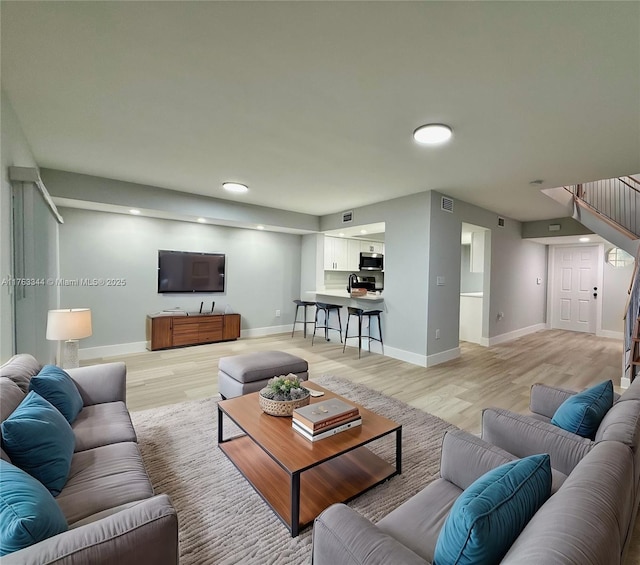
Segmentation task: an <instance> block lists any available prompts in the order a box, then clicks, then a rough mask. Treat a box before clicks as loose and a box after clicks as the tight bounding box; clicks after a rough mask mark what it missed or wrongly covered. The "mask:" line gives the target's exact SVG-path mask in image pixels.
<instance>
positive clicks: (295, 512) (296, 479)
mask: <svg viewBox="0 0 640 565" xmlns="http://www.w3.org/2000/svg"><path fill="white" fill-rule="evenodd" d="M299 529H300V473H293V475H291V537H294V538H295V537H296V536H297V535H298V533H299Z"/></svg>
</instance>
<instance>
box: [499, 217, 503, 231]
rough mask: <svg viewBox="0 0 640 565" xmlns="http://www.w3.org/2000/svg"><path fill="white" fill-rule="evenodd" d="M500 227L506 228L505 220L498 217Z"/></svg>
mask: <svg viewBox="0 0 640 565" xmlns="http://www.w3.org/2000/svg"><path fill="white" fill-rule="evenodd" d="M498 227H499V228H503V227H504V218H502V217H500V216H498Z"/></svg>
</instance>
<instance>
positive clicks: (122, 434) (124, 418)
mask: <svg viewBox="0 0 640 565" xmlns="http://www.w3.org/2000/svg"><path fill="white" fill-rule="evenodd" d="M72 429H73V433H74V434H75V436H76V451H86V450H87V449H93V448H94V447H100V446H103V445H109V444H111V443H119V442H123V441H132V442H135V441H136V440H137V438H136V432H135V430H134V429H133V424H132V423H131V417H130V416H129V411H128V410H127V406H126V405H125V403H124V402H106V403H104V404H94V405H92V406H85V407H84V408H83V409H82V412H80V414H78V417H77V418H76V420H75V422H74V423H73V426H72Z"/></svg>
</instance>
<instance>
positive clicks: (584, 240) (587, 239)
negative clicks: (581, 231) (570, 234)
mask: <svg viewBox="0 0 640 565" xmlns="http://www.w3.org/2000/svg"><path fill="white" fill-rule="evenodd" d="M578 241H579V242H580V243H587V241H591V239H589V238H588V237H581V238H580V239H578Z"/></svg>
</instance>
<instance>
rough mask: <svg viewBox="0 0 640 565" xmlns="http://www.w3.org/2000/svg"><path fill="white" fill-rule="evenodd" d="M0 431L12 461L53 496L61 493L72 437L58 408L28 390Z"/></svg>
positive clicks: (66, 474)
mask: <svg viewBox="0 0 640 565" xmlns="http://www.w3.org/2000/svg"><path fill="white" fill-rule="evenodd" d="M0 428H1V431H2V448H3V449H4V450H5V451H6V452H7V455H9V457H10V458H11V462H12V463H13V464H14V465H16V466H17V467H20V469H22V470H23V471H26V472H27V473H29V474H30V475H31V476H32V477H35V478H36V479H38V480H39V481H40V482H41V483H42V484H43V485H44V486H45V487H47V488H48V489H49V491H50V492H51V494H52V495H53V496H57V495H58V494H60V491H61V490H62V487H64V485H65V483H66V482H67V477H68V476H69V469H70V468H71V457H72V456H73V449H74V447H75V437H74V435H73V431H72V430H71V426H70V425H69V422H67V421H66V420H65V419H64V416H63V415H62V414H60V412H58V409H57V408H56V407H55V406H53V405H52V404H51V403H50V402H48V401H47V400H45V399H44V398H42V397H41V396H40V395H39V394H38V393H37V392H33V391H31V392H30V393H29V394H27V396H25V397H24V400H23V401H22V402H21V403H20V404H19V405H18V407H17V408H16V409H15V410H14V411H13V413H12V414H11V416H9V417H8V418H7V419H6V420H5V421H4V422H2V424H1V425H0Z"/></svg>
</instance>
